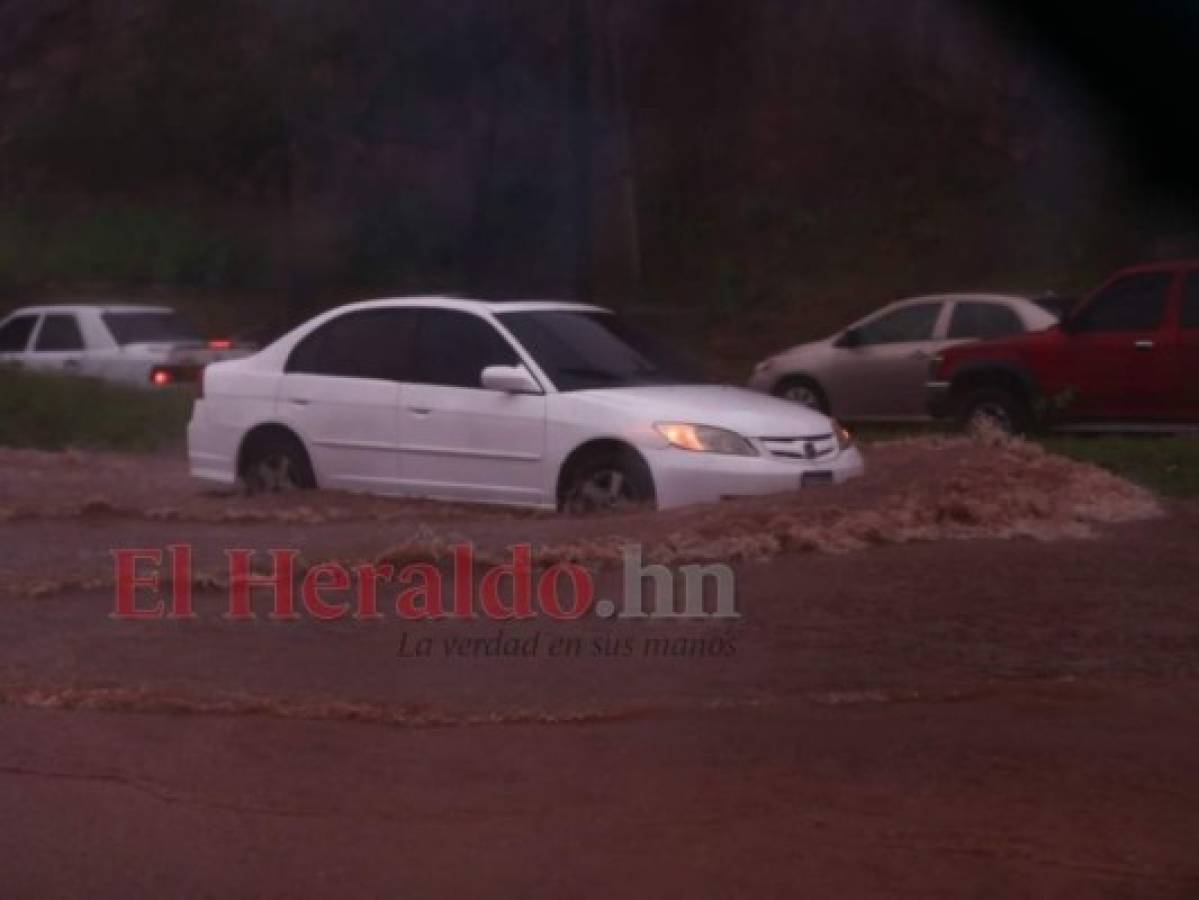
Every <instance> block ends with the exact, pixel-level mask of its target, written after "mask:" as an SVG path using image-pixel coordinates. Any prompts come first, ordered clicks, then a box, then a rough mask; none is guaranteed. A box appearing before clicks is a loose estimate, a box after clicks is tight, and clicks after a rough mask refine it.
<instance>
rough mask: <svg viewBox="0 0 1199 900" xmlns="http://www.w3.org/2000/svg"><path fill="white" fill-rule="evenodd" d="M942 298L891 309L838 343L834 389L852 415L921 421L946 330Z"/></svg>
mask: <svg viewBox="0 0 1199 900" xmlns="http://www.w3.org/2000/svg"><path fill="white" fill-rule="evenodd" d="M944 306H945V304H944V303H943V302H941V301H937V300H929V301H924V302H919V303H910V304H905V305H903V306H900V307H898V308H896V309H892V310H888V311H886V312H884V313H882V314H881V315H878V316H876V317H874V318H873V319H867V320H866V321H865V322H864V323H862V324H861V325H858V326H855V327H854V328H851V329H850V330H849V331H848V332H846V334H845V335H843V336H842V339H841V340H839V341H838V342H837V343H836V345H835V347H834V354H835V357H834V360H833V363H832V365H831V366H830V369H829V376H828V380H829V384H828V389H829V392H830V394H831V395H832V396H833V397H834V398H835V406H836V409H837V412H838V414H839V415H841V416H843V417H845V418H847V419H921V418H924V417H925V415H926V414H925V410H924V383H925V381H926V380H927V378H928V364H929V360H930V359H931V358H932V356H933V354H935V353H936V351H937V348H938V346H939V345H940V340H941V337H942V335H943V334H944V322H943V315H942V312H943V309H944Z"/></svg>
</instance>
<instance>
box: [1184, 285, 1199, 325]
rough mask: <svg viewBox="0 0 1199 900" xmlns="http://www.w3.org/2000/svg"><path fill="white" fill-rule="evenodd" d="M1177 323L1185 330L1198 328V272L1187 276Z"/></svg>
mask: <svg viewBox="0 0 1199 900" xmlns="http://www.w3.org/2000/svg"><path fill="white" fill-rule="evenodd" d="M1179 324H1180V325H1181V326H1182V327H1183V328H1185V329H1187V330H1191V329H1196V330H1199V272H1192V273H1191V274H1190V275H1188V276H1187V281H1186V288H1185V289H1184V290H1183V292H1182V312H1181V316H1180V321H1179Z"/></svg>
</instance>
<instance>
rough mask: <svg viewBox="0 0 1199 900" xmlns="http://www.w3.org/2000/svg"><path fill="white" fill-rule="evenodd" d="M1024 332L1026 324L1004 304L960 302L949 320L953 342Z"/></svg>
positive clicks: (950, 336) (956, 304)
mask: <svg viewBox="0 0 1199 900" xmlns="http://www.w3.org/2000/svg"><path fill="white" fill-rule="evenodd" d="M1023 331H1024V323H1022V322H1021V321H1020V317H1019V316H1017V315H1016V313H1015V312H1014V311H1012V310H1011V309H1010V308H1009V307H1006V306H1004V305H1003V304H1002V303H976V302H969V301H958V302H957V303H955V304H954V307H953V316H952V317H951V318H950V320H949V334H948V338H949V340H951V341H958V340H966V339H971V338H972V339H976V340H987V339H988V338H1000V337H1008V336H1010V335H1013V334H1020V333H1021V332H1023Z"/></svg>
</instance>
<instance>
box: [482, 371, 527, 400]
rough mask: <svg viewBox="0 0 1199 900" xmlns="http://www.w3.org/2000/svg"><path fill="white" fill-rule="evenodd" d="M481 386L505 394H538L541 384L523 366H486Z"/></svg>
mask: <svg viewBox="0 0 1199 900" xmlns="http://www.w3.org/2000/svg"><path fill="white" fill-rule="evenodd" d="M481 381H482V382H483V387H485V388H486V389H487V390H489V391H503V392H504V393H505V394H540V393H541V392H542V391H541V385H539V384H538V383H537V380H536V379H535V378H534V377H533V376H532V374H531V373H530V372H529V370H528V369H526V368H525V367H524V366H521V365H516V366H488V367H487V368H486V369H484V370H483V377H482V379H481Z"/></svg>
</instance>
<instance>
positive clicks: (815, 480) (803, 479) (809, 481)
mask: <svg viewBox="0 0 1199 900" xmlns="http://www.w3.org/2000/svg"><path fill="white" fill-rule="evenodd" d="M832 483H833V473H832V472H804V473H803V474H802V475H800V476H799V486H800V487H817V486H819V485H822V484H832Z"/></svg>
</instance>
